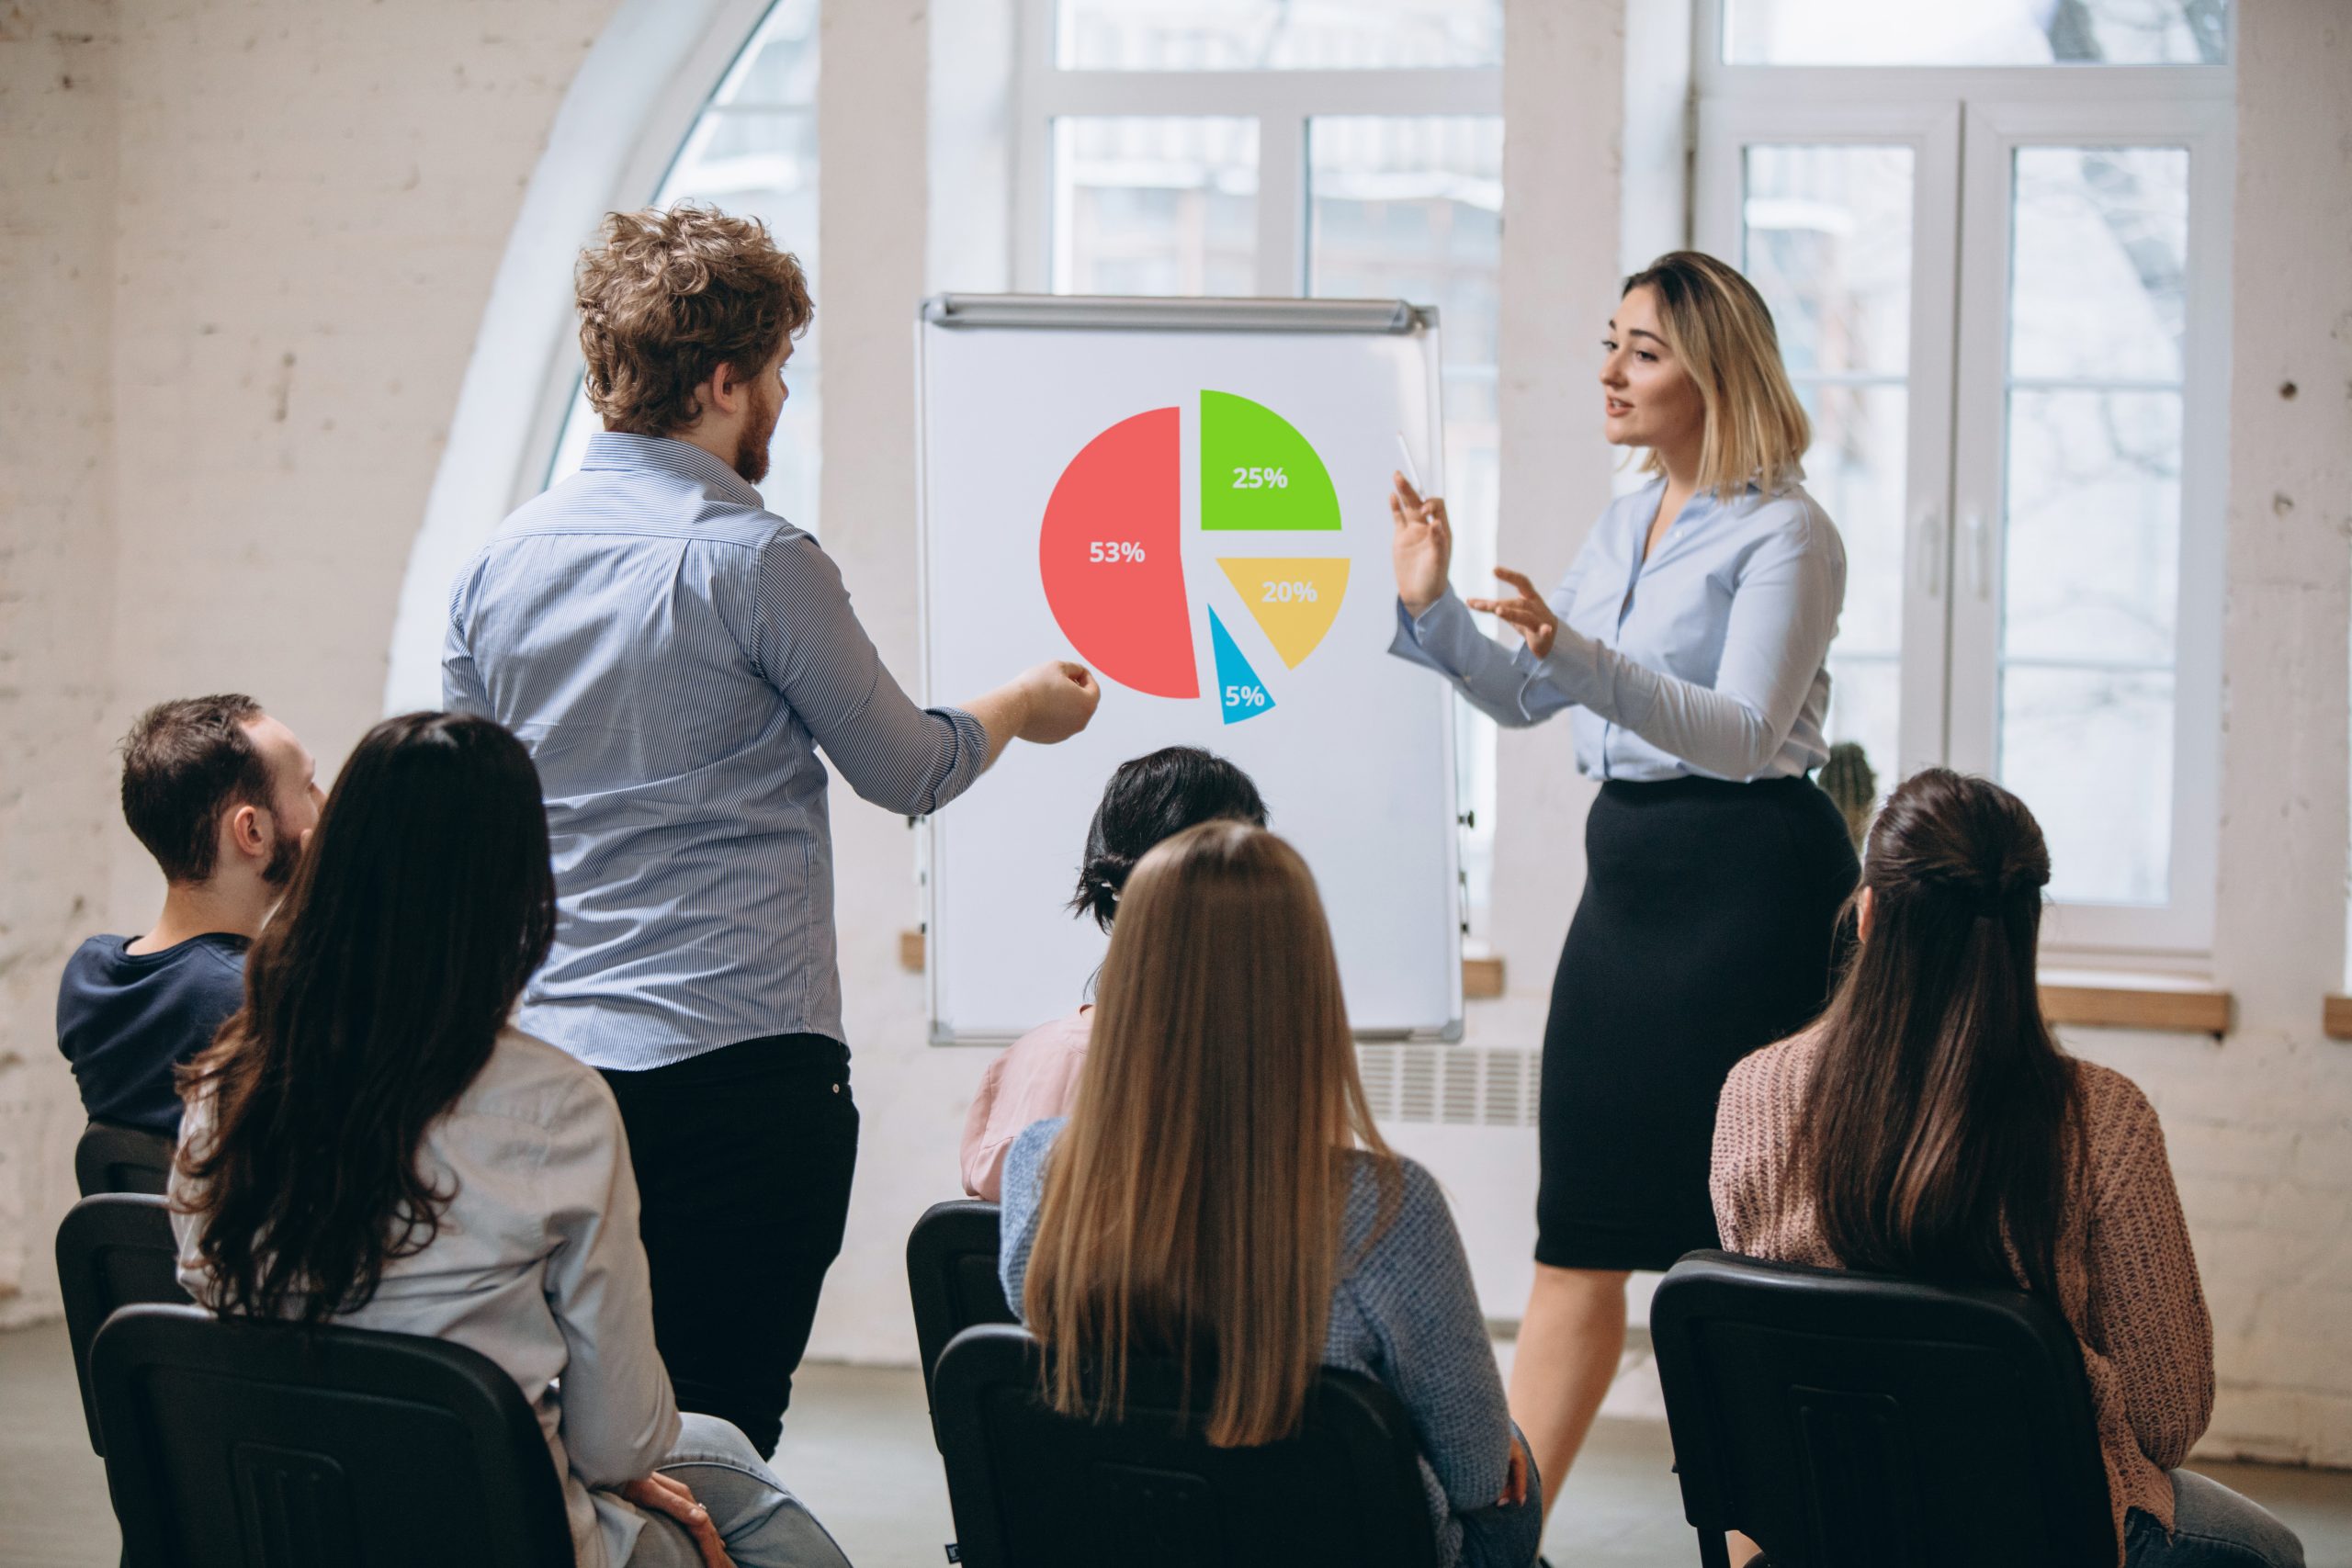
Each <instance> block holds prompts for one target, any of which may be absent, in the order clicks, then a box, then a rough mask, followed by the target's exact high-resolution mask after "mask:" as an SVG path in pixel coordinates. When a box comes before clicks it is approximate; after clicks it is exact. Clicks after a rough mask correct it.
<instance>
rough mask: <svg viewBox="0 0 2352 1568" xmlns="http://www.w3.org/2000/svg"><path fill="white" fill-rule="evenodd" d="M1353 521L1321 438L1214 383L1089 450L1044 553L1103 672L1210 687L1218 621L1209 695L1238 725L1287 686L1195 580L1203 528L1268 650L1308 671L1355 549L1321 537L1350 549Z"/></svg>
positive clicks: (1165, 690) (1065, 608) (1061, 604)
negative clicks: (1191, 464) (1195, 453)
mask: <svg viewBox="0 0 2352 1568" xmlns="http://www.w3.org/2000/svg"><path fill="white" fill-rule="evenodd" d="M1188 413H1190V414H1191V415H1192V417H1193V418H1194V419H1196V420H1197V421H1198V422H1199V423H1198V425H1197V426H1196V429H1197V434H1198V435H1199V446H1200V490H1199V494H1200V503H1199V515H1198V516H1197V517H1195V518H1194V519H1193V526H1192V528H1191V529H1190V530H1188V529H1187V527H1186V519H1185V517H1184V487H1183V461H1184V458H1183V452H1184V431H1183V421H1184V419H1185V417H1186V416H1187V414H1188ZM1339 531H1340V498H1339V494H1338V492H1337V491H1335V490H1333V488H1332V486H1331V476H1330V474H1329V472H1328V471H1327V470H1326V469H1325V468H1324V466H1323V459H1322V458H1321V457H1319V456H1318V455H1317V452H1316V450H1315V448H1314V446H1312V445H1310V444H1309V443H1308V441H1307V439H1306V436H1304V435H1302V434H1299V432H1298V430H1297V428H1296V427H1295V426H1294V425H1293V424H1292V423H1290V422H1289V421H1288V420H1286V419H1284V418H1283V416H1282V415H1281V414H1279V413H1277V412H1274V411H1273V410H1272V409H1270V408H1268V407H1266V406H1265V405H1264V404H1263V403H1260V402H1255V401H1253V400H1250V399H1249V398H1245V397H1241V396H1238V395H1237V394H1235V393H1232V392H1222V391H1214V390H1208V389H1204V390H1203V391H1202V392H1201V394H1200V400H1199V402H1198V404H1197V405H1195V406H1194V407H1193V408H1192V409H1187V408H1185V407H1182V406H1180V407H1176V408H1159V409H1150V410H1148V411H1146V412H1142V413H1138V414H1134V415H1131V416H1129V417H1128V418H1125V419H1123V420H1121V421H1119V422H1118V423H1116V424H1114V425H1112V426H1111V427H1110V428H1109V429H1107V430H1105V431H1103V433H1102V434H1099V435H1097V436H1095V437H1094V438H1093V439H1092V440H1091V441H1089V442H1088V443H1087V444H1086V445H1085V446H1083V447H1082V448H1080V451H1079V453H1078V455H1077V456H1076V457H1072V458H1071V459H1070V461H1069V467H1067V468H1064V469H1063V470H1062V473H1061V477H1060V478H1059V479H1057V480H1056V481H1055V484H1054V491H1053V494H1052V496H1051V497H1050V498H1049V499H1048V500H1047V501H1046V518H1045V524H1044V526H1043V527H1042V528H1041V529H1040V530H1039V533H1038V540H1037V565H1038V570H1039V572H1040V574H1041V576H1042V578H1043V581H1044V583H1045V590H1046V604H1048V605H1049V606H1050V607H1051V608H1052V610H1053V614H1054V621H1055V623H1056V624H1057V626H1060V627H1061V631H1062V635H1063V636H1064V637H1068V638H1069V640H1070V645H1071V647H1073V648H1075V649H1077V650H1078V654H1079V657H1080V658H1081V659H1084V660H1086V661H1087V662H1088V663H1089V664H1091V665H1092V666H1093V667H1094V669H1095V671H1096V673H1098V674H1100V675H1101V676H1103V678H1105V679H1107V680H1111V681H1115V682H1118V683H1119V684H1120V685H1122V686H1125V687H1126V688H1128V689H1129V690H1130V691H1135V692H1139V693H1142V694H1145V695H1147V696H1153V697H1167V698H1170V699H1175V700H1191V701H1198V700H1199V699H1200V698H1201V697H1202V696H1203V695H1204V694H1203V693H1202V691H1201V682H1200V666H1199V663H1198V661H1197V659H1196V655H1195V649H1196V648H1197V646H1198V645H1197V643H1196V641H1195V639H1194V628H1195V626H1198V625H1203V624H1204V625H1205V626H1206V630H1207V637H1208V641H1209V645H1210V651H1211V654H1212V662H1213V666H1214V668H1215V670H1216V690H1215V691H1213V692H1210V693H1207V694H1206V695H1207V696H1208V698H1209V699H1210V700H1211V701H1213V702H1215V703H1216V705H1217V707H1218V709H1219V712H1220V714H1221V716H1222V717H1223V720H1224V722H1225V723H1227V724H1238V723H1240V722H1241V721H1242V720H1244V719H1250V718H1255V717H1258V716H1261V715H1262V714H1267V713H1271V712H1272V711H1273V710H1274V707H1275V705H1276V704H1275V698H1274V692H1273V690H1272V688H1270V687H1269V686H1268V684H1267V683H1266V682H1265V681H1264V680H1262V679H1261V677H1260V674H1259V671H1258V668H1257V667H1256V666H1254V665H1253V664H1252V663H1251V661H1250V653H1249V652H1248V650H1246V649H1244V647H1243V645H1242V643H1241V642H1240V641H1239V640H1237V639H1236V637H1234V635H1233V632H1232V630H1231V629H1230V628H1229V627H1228V626H1227V623H1226V621H1225V619H1224V618H1223V617H1221V616H1220V615H1218V614H1217V612H1216V609H1215V608H1214V607H1212V606H1211V605H1210V604H1208V602H1207V598H1206V594H1205V592H1204V584H1198V583H1194V582H1193V581H1189V580H1188V579H1187V577H1186V575H1185V570H1184V566H1185V546H1186V541H1187V536H1188V533H1189V534H1190V535H1191V536H1193V538H1195V539H1196V540H1201V539H1203V537H1204V536H1205V541H1204V542H1205V546H1206V548H1207V552H1208V558H1211V559H1213V560H1214V561H1215V563H1216V569H1217V574H1221V575H1222V577H1223V579H1224V580H1225V581H1227V583H1229V584H1230V585H1231V586H1232V588H1233V590H1234V592H1236V593H1237V594H1238V595H1239V597H1240V602H1241V604H1242V605H1243V607H1244V608H1245V609H1247V611H1248V612H1249V615H1250V621H1251V622H1254V624H1255V627H1256V631H1257V633H1258V634H1259V636H1260V637H1262V638H1263V642H1262V645H1261V646H1260V649H1259V654H1258V657H1259V659H1260V660H1261V661H1262V662H1263V663H1265V664H1266V666H1267V667H1268V668H1272V667H1273V666H1274V665H1275V664H1279V665H1280V666H1281V668H1283V669H1284V670H1295V669H1297V668H1298V666H1299V665H1300V664H1301V663H1302V662H1303V661H1304V660H1306V658H1307V657H1308V656H1309V655H1310V654H1312V653H1313V652H1314V651H1315V650H1316V649H1317V647H1318V646H1320V644H1321V643H1322V641H1323V639H1324V637H1325V636H1326V635H1327V634H1329V631H1330V629H1331V626H1332V623H1333V622H1335V621H1336V620H1337V619H1338V618H1339V615H1340V603H1341V601H1342V600H1343V599H1344V598H1345V597H1346V595H1347V589H1348V565H1349V562H1348V558H1346V557H1345V556H1341V555H1334V554H1319V553H1317V551H1316V548H1315V547H1316V546H1317V545H1321V546H1323V547H1325V548H1326V549H1327V550H1328V549H1329V548H1330V547H1336V546H1337V545H1338V543H1339V541H1338V540H1337V539H1336V538H1333V537H1330V536H1333V535H1336V534H1338V533H1339ZM1317 536H1322V537H1320V538H1318V537H1317ZM1196 558H1198V552H1196ZM1211 581H1215V574H1213V575H1212V578H1211ZM1196 605H1197V606H1198V612H1197V614H1196V611H1195V606H1196Z"/></svg>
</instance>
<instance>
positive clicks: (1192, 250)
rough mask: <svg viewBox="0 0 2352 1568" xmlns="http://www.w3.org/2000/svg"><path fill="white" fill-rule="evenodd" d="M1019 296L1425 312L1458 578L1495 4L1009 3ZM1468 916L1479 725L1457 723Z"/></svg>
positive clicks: (1496, 220) (1485, 786)
mask: <svg viewBox="0 0 2352 1568" xmlns="http://www.w3.org/2000/svg"><path fill="white" fill-rule="evenodd" d="M1023 6H1024V9H1023V13H1022V15H1023V23H1024V30H1023V38H1024V39H1025V40H1026V41H1025V43H1024V46H1023V62H1022V67H1021V73H1020V74H1021V91H1020V96H1021V124H1020V129H1019V143H1020V148H1021V154H1022V158H1021V177H1020V179H1019V181H1018V182H1017V185H1016V208H1017V212H1016V227H1015V239H1014V254H1015V265H1016V273H1017V275H1018V282H1019V286H1020V287H1023V288H1032V289H1050V290H1052V291H1054V292H1057V293H1069V294H1184V295H1216V294H1231V295H1257V296H1274V297H1280V296H1304V295H1315V296H1321V297H1325V298H1340V299H1350V298H1352V299H1366V298H1387V299H1397V298H1402V299H1410V300H1412V301H1414V302H1415V303H1417V304H1425V305H1426V304H1434V305H1436V306H1437V307H1438V310H1439V326H1440V334H1441V338H1442V346H1443V354H1444V390H1445V452H1444V458H1445V482H1446V490H1447V491H1448V492H1449V493H1448V496H1447V500H1448V504H1449V509H1450V511H1451V513H1452V514H1453V520H1454V525H1455V530H1456V534H1457V537H1458V546H1457V551H1458V554H1457V558H1456V560H1455V563H1454V575H1455V578H1456V580H1457V581H1463V582H1475V581H1487V580H1488V577H1489V574H1490V572H1491V571H1492V569H1493V566H1494V548H1495V525H1496V506H1497V499H1498V497H1497V481H1496V476H1497V470H1498V466H1499V465H1498V449H1499V440H1498V415H1497V410H1496V376H1495V365H1496V356H1497V321H1498V309H1497V291H1496V281H1495V280H1496V270H1497V266H1498V262H1499V260H1500V252H1501V243H1502V149H1503V122H1502V113H1501V110H1502V71H1501V65H1502V6H1501V3H1500V0H1181V3H1179V0H1058V4H1057V3H1056V0H1023ZM1461 716H1462V723H1461V724H1460V725H1459V727H1458V731H1459V734H1460V736H1461V768H1462V779H1461V785H1462V791H1461V793H1462V799H1463V802H1464V805H1465V806H1466V807H1468V808H1469V812H1470V816H1471V818H1472V821H1473V823H1474V826H1473V828H1472V829H1471V831H1470V833H1469V837H1468V841H1467V843H1466V845H1465V855H1464V874H1465V876H1466V878H1467V880H1468V882H1469V895H1470V904H1471V909H1472V919H1473V921H1474V924H1475V923H1476V922H1480V921H1483V919H1484V910H1485V907H1486V903H1487V887H1488V886H1489V883H1490V879H1491V875H1492V860H1493V825H1494V798H1495V790H1494V760H1495V737H1494V729H1493V726H1492V724H1491V723H1490V721H1488V720H1487V719H1486V718H1485V717H1483V716H1480V715H1478V714H1476V712H1475V711H1474V710H1471V709H1469V708H1467V707H1466V706H1465V707H1464V708H1463V709H1462V710H1461Z"/></svg>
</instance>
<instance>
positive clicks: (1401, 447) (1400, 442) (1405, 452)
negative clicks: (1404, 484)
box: [1397, 430, 1421, 491]
mask: <svg viewBox="0 0 2352 1568" xmlns="http://www.w3.org/2000/svg"><path fill="white" fill-rule="evenodd" d="M1397 455H1398V456H1400V457H1403V458H1404V459H1405V478H1406V479H1408V480H1410V481H1411V483H1412V486H1413V489H1414V490H1415V491H1419V489H1420V488H1421V470H1420V469H1419V468H1415V467H1413V449H1412V448H1411V447H1410V446H1406V445H1405V433H1404V432H1403V431H1401V430H1400V431H1398V432H1397Z"/></svg>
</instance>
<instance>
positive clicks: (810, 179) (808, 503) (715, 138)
mask: <svg viewBox="0 0 2352 1568" xmlns="http://www.w3.org/2000/svg"><path fill="white" fill-rule="evenodd" d="M816 80H817V4H816V0H777V4H776V5H775V6H774V7H773V8H772V9H771V10H770V11H769V12H768V15H767V17H766V19H765V20H763V22H762V23H761V24H760V29H759V31H758V32H757V33H756V34H754V35H753V37H752V41H751V42H750V43H748V44H746V45H745V46H744V48H743V52H742V54H741V56H739V57H738V58H737V60H736V62H735V64H734V66H733V67H732V68H730V69H729V72H728V73H727V78H726V80H725V81H724V82H723V83H722V84H721V85H720V86H719V89H718V92H717V93H715V94H713V95H712V97H711V102H710V105H709V106H708V107H706V108H705V109H704V110H703V113H702V116H701V118H698V119H697V120H695V126H694V129H693V130H690V131H689V132H687V134H686V141H685V144H684V146H683V147H681V148H680V149H679V152H678V157H677V161H676V162H675V163H674V164H672V165H671V167H670V172H669V174H668V175H666V176H665V177H664V178H663V179H662V186H661V188H660V189H658V190H656V191H655V192H654V193H653V194H652V197H651V200H652V204H653V205H655V206H658V207H668V206H672V205H673V204H675V203H677V202H681V201H700V202H707V203H709V204H711V205H712V206H715V207H718V208H720V209H723V210H725V211H728V212H731V213H736V214H739V215H741V216H743V217H749V218H758V219H760V220H763V221H764V222H765V223H766V224H767V226H768V230H769V231H770V232H771V233H773V234H774V235H775V242H776V243H777V244H779V245H781V246H783V247H784V248H785V249H786V250H787V251H790V252H792V253H793V254H795V255H797V256H798V257H799V258H800V265H802V267H803V268H804V269H806V270H807V272H808V274H809V291H810V292H811V293H812V294H813V295H815V297H816V299H817V304H818V314H817V321H819V322H822V321H823V320H824V298H825V293H824V288H823V283H822V279H821V278H820V276H819V273H818V258H817V112H816V108H815V102H816ZM754 106H755V107H754ZM796 106H797V107H796ZM820 357H821V355H820V333H819V330H818V328H817V326H816V325H813V324H812V325H811V326H810V328H809V332H808V333H807V334H806V335H805V336H803V337H802V338H801V340H800V341H799V342H798V343H797V344H794V346H793V350H792V356H791V359H790V360H789V361H788V362H787V364H786V367H785V386H786V389H787V391H788V393H789V395H788V397H787V398H786V403H785V412H784V414H783V416H782V417H781V418H779V419H778V420H777V421H776V425H775V436H774V438H773V439H771V440H770V442H769V443H768V472H767V477H766V478H765V479H762V480H761V481H760V493H761V496H762V498H763V500H765V501H766V502H767V504H768V508H769V510H770V511H772V512H775V513H777V514H778V515H779V516H783V517H786V518H788V519H790V520H791V521H792V522H793V523H795V524H797V525H799V526H800V527H803V528H807V529H809V530H810V531H811V532H813V531H815V529H816V526H817V481H818V455H819V451H820V446H819V441H820V433H821V425H820V406H821V405H820V399H819V395H818V392H819V381H820V378H819V374H818V366H819V363H820ZM601 428H603V425H602V422H601V421H599V420H598V419H597V417H596V414H595V412H594V410H593V409H591V408H590V407H589V406H588V399H587V396H586V394H585V393H581V394H577V395H575V397H574V398H573V400H572V407H571V412H570V414H569V415H568V416H567V417H566V419H565V421H564V426H563V431H562V434H560V437H559V438H558V440H557V443H556V454H555V460H554V462H553V463H552V464H550V465H549V467H548V482H549V483H551V484H552V483H554V482H555V481H556V480H558V479H566V478H569V477H570V476H571V474H572V473H573V472H574V471H575V470H576V469H578V468H579V467H580V458H581V456H582V453H584V452H585V451H586V450H587V446H588V436H589V434H590V433H591V432H593V431H595V430H598V429H601Z"/></svg>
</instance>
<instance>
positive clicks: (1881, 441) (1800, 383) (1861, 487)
mask: <svg viewBox="0 0 2352 1568" xmlns="http://www.w3.org/2000/svg"><path fill="white" fill-rule="evenodd" d="M1743 163H1744V167H1743V170H1742V177H1743V181H1744V186H1743V189H1742V192H1741V205H1740V217H1741V252H1740V267H1741V270H1742V271H1744V272H1745V273H1746V274H1747V276H1748V278H1749V280H1750V281H1752V282H1753V283H1754V284H1755V285H1756V287H1757V289H1758V292H1759V293H1761V294H1762V295H1763V296H1764V300H1765V303H1766V304H1767V305H1769V306H1770V308H1771V311H1772V321H1773V325H1774V328H1775V330H1776V331H1777V332H1778V333H1779V335H1780V339H1781V358H1782V360H1783V361H1784V362H1785V363H1786V364H1787V365H1788V367H1789V374H1790V378H1791V379H1792V381H1793V383H1794V384H1795V386H1796V389H1797V396H1798V397H1799V398H1801V399H1802V400H1804V408H1805V413H1806V415H1807V416H1808V417H1809V418H1810V419H1811V420H1812V421H1813V446H1812V449H1811V450H1810V451H1808V452H1806V454H1805V457H1804V470H1805V488H1806V489H1807V490H1809V491H1812V492H1813V496H1814V499H1815V500H1816V501H1818V502H1821V504H1822V506H1823V507H1824V508H1825V509H1826V511H1827V512H1828V513H1829V515H1830V518H1831V519H1832V520H1833V521H1834V522H1835V523H1836V524H1837V525H1838V533H1839V535H1840V536H1843V538H1844V539H1845V542H1846V606H1845V610H1844V613H1843V614H1842V615H1841V616H1840V617H1839V621H1838V640H1837V641H1836V642H1835V643H1834V644H1833V645H1832V646H1831V649H1830V660H1829V680H1830V693H1829V717H1828V728H1829V738H1830V739H1832V740H1833V741H1837V740H1851V741H1855V742H1857V743H1858V744H1860V746H1861V748H1862V750H1863V751H1864V753H1865V754H1866V755H1867V757H1868V759H1869V761H1870V765H1871V770H1872V771H1873V772H1874V773H1877V775H1878V782H1879V788H1880V792H1881V794H1882V795H1883V794H1884V792H1885V791H1887V790H1889V789H1892V788H1893V787H1894V784H1895V783H1896V782H1897V770H1898V767H1899V761H1898V757H1897V753H1896V743H1897V740H1898V739H1899V736H1900V727H1901V723H1902V691H1903V665H1902V657H1903V609H1904V594H1903V548H1904V542H1905V527H1904V519H1905V500H1904V498H1905V493H1906V485H1907V474H1906V471H1905V462H1906V460H1907V457H1908V451H1907V448H1908V435H1909V424H1908V422H1909V419H1910V393H1909V390H1908V389H1907V387H1906V385H1905V377H1906V375H1907V372H1908V370H1909V368H1910V349H1911V199H1912V152H1911V149H1910V148H1908V147H1857V146H1847V145H1843V144H1831V145H1825V146H1770V145H1758V146H1751V147H1748V148H1747V149H1746V150H1745V154H1744V160H1743Z"/></svg>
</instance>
